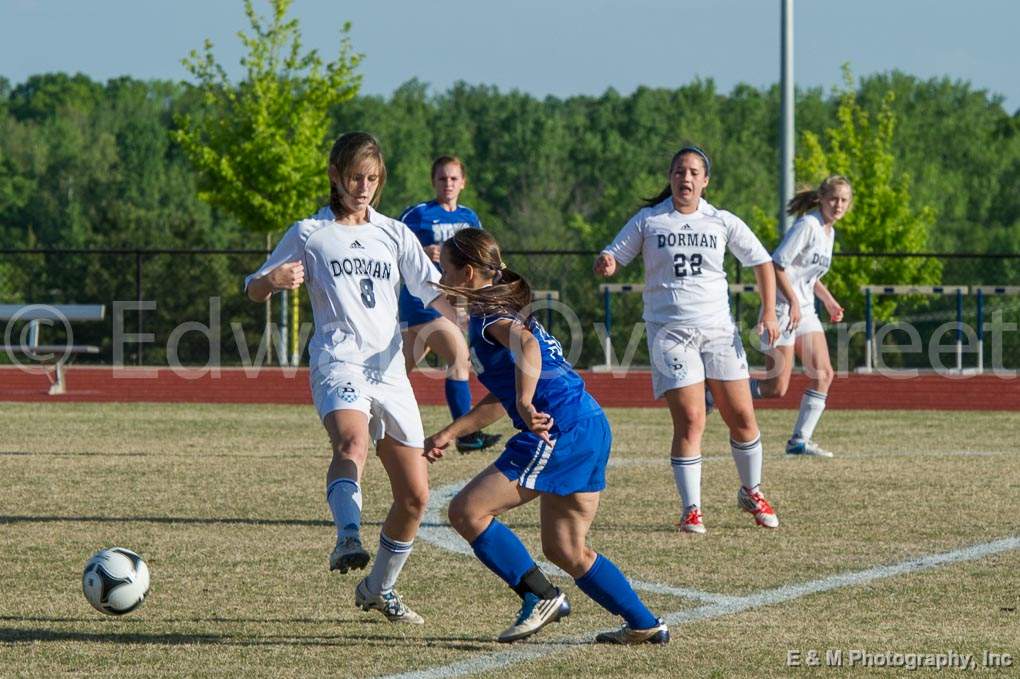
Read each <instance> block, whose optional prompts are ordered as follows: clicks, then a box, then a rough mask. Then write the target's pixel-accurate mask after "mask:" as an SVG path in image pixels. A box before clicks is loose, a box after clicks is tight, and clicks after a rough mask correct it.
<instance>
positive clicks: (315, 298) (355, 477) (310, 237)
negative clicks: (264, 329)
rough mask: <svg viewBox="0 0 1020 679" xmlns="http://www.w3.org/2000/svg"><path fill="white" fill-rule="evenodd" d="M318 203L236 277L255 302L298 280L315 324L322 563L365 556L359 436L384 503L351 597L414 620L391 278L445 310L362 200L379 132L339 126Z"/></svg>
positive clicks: (375, 186)
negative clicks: (404, 583) (374, 543)
mask: <svg viewBox="0 0 1020 679" xmlns="http://www.w3.org/2000/svg"><path fill="white" fill-rule="evenodd" d="M329 181H330V205H329V207H326V208H323V209H322V210H320V211H319V212H318V213H317V214H316V215H315V216H314V217H312V218H310V219H304V220H301V221H299V222H297V223H295V224H294V225H293V226H291V227H290V228H289V229H288V230H287V232H286V233H285V234H284V236H283V238H282V239H281V240H280V243H279V244H278V245H277V246H276V249H275V250H273V252H272V254H270V255H269V259H267V260H266V262H265V264H263V265H262V267H261V268H260V269H259V270H258V271H257V272H255V273H254V274H252V275H251V276H249V277H248V278H247V280H246V281H245V287H246V290H247V293H248V297H249V298H250V299H251V300H252V301H255V302H264V301H265V300H266V299H268V298H269V296H270V295H271V294H272V293H273V292H274V291H276V290H283V289H291V290H292V289H295V288H297V287H299V286H300V285H301V284H302V283H305V284H306V285H307V288H308V296H309V298H310V299H311V302H312V313H313V316H314V320H315V332H314V334H313V336H312V339H311V341H310V343H309V346H308V352H309V363H310V370H309V380H310V382H311V389H312V399H313V401H314V402H315V407H316V410H317V411H318V414H319V418H320V419H321V421H322V424H323V425H324V426H325V427H326V431H327V432H328V433H329V439H330V444H331V446H332V449H333V459H332V461H331V462H330V465H329V470H328V472H327V473H326V501H327V502H328V504H329V508H330V511H331V512H332V514H333V520H334V522H335V523H336V530H337V542H336V547H335V548H334V550H333V553H332V554H331V555H330V559H329V566H330V570H339V571H340V572H341V573H346V572H347V571H348V570H350V569H358V568H364V567H365V566H366V565H368V562H369V560H370V558H371V557H370V555H369V553H368V552H367V551H366V550H365V548H364V547H363V546H362V544H361V485H360V482H361V474H362V472H363V470H364V468H365V462H366V459H367V457H368V446H369V440H372V441H374V442H375V443H376V452H377V454H378V455H379V459H380V461H381V462H382V465H383V467H384V468H385V469H386V473H387V475H388V476H389V478H390V486H391V488H392V491H393V505H392V506H391V507H390V511H389V513H388V514H387V516H386V521H385V522H384V523H383V526H382V533H381V535H380V536H379V553H378V554H377V556H376V558H375V562H374V563H373V564H372V570H371V571H370V573H369V574H368V576H367V577H366V578H364V579H363V580H362V581H361V582H359V583H358V585H357V587H356V588H355V596H354V600H355V604H356V605H357V606H358V607H360V608H361V609H363V610H366V611H367V610H369V609H374V610H378V611H380V612H381V613H382V614H383V615H385V616H386V618H387V619H388V620H389V621H390V622H402V623H417V624H421V623H422V622H423V620H422V617H421V616H420V615H418V614H417V613H415V612H414V611H412V610H411V609H409V608H408V607H407V606H405V605H404V603H403V602H402V601H401V599H400V596H399V595H398V594H397V592H396V591H395V590H394V586H395V585H396V581H397V576H398V575H399V574H400V570H401V569H402V568H403V566H404V563H405V562H406V561H407V557H408V556H409V555H410V553H411V547H412V544H413V542H414V537H415V535H416V534H417V532H418V525H419V524H420V523H421V519H422V516H423V515H424V513H425V505H426V503H427V502H428V492H429V491H428V469H427V467H428V463H427V462H426V460H425V458H424V456H423V454H422V444H423V443H424V439H425V435H424V431H423V430H422V424H421V415H420V413H419V411H418V403H417V402H416V401H415V398H414V393H413V392H412V391H411V383H410V381H408V379H407V372H406V370H405V369H404V356H403V352H402V350H401V340H400V328H399V326H398V324H397V295H396V286H397V285H398V284H399V283H400V282H403V283H404V285H406V286H407V289H408V290H410V291H411V293H412V294H414V295H415V296H416V297H418V298H419V299H421V301H422V302H423V303H424V304H426V305H430V306H432V308H434V309H436V310H437V311H439V312H441V313H443V314H444V315H445V316H446V317H447V318H449V319H451V320H454V321H455V319H456V316H455V313H454V310H453V308H452V307H451V306H450V304H449V302H447V301H446V298H445V297H443V296H440V295H439V290H438V289H437V288H435V287H434V286H433V285H432V283H438V282H439V271H438V270H437V269H436V268H435V267H434V266H433V265H432V262H431V261H430V260H429V258H428V257H427V256H426V254H425V251H424V250H423V249H422V247H421V245H419V243H418V239H417V238H415V236H414V234H412V233H411V231H410V229H408V228H407V227H406V226H405V225H404V224H402V223H400V222H398V221H396V220H394V219H390V218H389V217H386V216H384V215H381V214H379V213H378V212H376V211H375V210H374V209H373V205H375V204H377V202H378V199H379V194H380V193H381V191H382V188H383V185H384V184H385V183H386V166H385V165H384V164H383V158H382V153H381V151H380V149H379V143H378V142H377V141H376V140H375V138H374V137H372V135H370V134H366V133H364V132H351V133H348V134H345V135H343V136H341V137H340V138H339V139H337V140H336V142H335V143H334V144H333V149H332V151H331V152H330V154H329Z"/></svg>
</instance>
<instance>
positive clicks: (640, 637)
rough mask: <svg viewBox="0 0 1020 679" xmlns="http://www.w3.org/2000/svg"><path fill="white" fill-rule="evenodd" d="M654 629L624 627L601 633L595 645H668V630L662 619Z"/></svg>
mask: <svg viewBox="0 0 1020 679" xmlns="http://www.w3.org/2000/svg"><path fill="white" fill-rule="evenodd" d="M656 622H657V623H658V624H657V625H656V626H655V627H649V628H648V629H631V628H630V627H628V626H627V625H624V626H623V627H621V628H620V629H618V630H615V631H613V632H601V633H599V634H598V635H597V636H596V637H595V643H596V644H668V643H669V628H668V627H666V623H665V622H663V620H662V618H659V619H658V620H656Z"/></svg>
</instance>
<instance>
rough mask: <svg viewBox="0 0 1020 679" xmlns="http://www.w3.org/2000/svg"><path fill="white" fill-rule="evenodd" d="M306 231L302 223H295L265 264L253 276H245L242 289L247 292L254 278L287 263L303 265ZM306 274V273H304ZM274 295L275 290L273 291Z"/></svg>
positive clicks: (260, 276)
mask: <svg viewBox="0 0 1020 679" xmlns="http://www.w3.org/2000/svg"><path fill="white" fill-rule="evenodd" d="M308 231H309V230H308V229H302V222H296V223H294V224H292V225H291V227H290V228H289V229H287V231H286V232H285V233H284V234H283V238H281V239H280V242H279V243H277V244H276V247H275V248H274V249H273V251H272V253H270V255H269V257H268V259H266V261H265V263H263V264H262V266H261V267H259V270H258V271H256V272H255V273H253V274H250V275H248V276H245V278H244V289H245V290H247V289H248V286H249V285H251V282H252V281H253V280H255V279H256V278H262V277H264V276H266V275H268V274H269V272H270V271H272V270H273V269H275V268H276V267H278V266H280V265H281V264H286V263H287V262H302V263H304V255H305V241H306V240H307V238H308ZM306 274H307V271H306ZM273 292H274V293H275V292H276V290H274V291H273Z"/></svg>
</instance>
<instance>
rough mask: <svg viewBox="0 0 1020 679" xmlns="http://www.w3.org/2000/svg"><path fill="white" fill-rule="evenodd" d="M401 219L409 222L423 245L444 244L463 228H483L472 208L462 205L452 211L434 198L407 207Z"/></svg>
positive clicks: (405, 222) (408, 224)
mask: <svg viewBox="0 0 1020 679" xmlns="http://www.w3.org/2000/svg"><path fill="white" fill-rule="evenodd" d="M400 221H402V222H403V223H404V224H407V226H408V228H409V229H411V232H412V233H413V234H414V235H415V236H417V237H418V241H419V242H420V243H421V245H422V247H428V246H429V245H442V244H443V243H444V242H446V239H448V238H450V237H451V236H452V235H453V234H455V233H457V232H458V231H460V230H461V229H468V228H471V227H474V228H476V229H480V228H482V223H481V222H480V221H478V215H476V214H475V211H474V210H472V209H471V208H469V207H465V206H463V205H460V206H458V207H457V209H456V210H454V211H452V212H450V211H448V210H446V209H445V208H444V207H443V206H442V205H440V204H439V203H438V202H437V201H434V200H430V201H428V202H427V203H418V204H417V205H413V206H411V207H409V208H407V210H405V211H404V214H402V215H401V216H400Z"/></svg>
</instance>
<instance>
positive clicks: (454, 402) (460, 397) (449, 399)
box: [446, 377, 471, 420]
mask: <svg viewBox="0 0 1020 679" xmlns="http://www.w3.org/2000/svg"><path fill="white" fill-rule="evenodd" d="M446 405H448V406H450V414H451V415H453V419H455V420H456V419H457V418H458V417H460V416H461V415H464V414H466V413H467V412H468V411H469V410H471V387H470V383H469V382H468V381H467V380H451V379H450V378H449V377H448V378H446Z"/></svg>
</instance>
